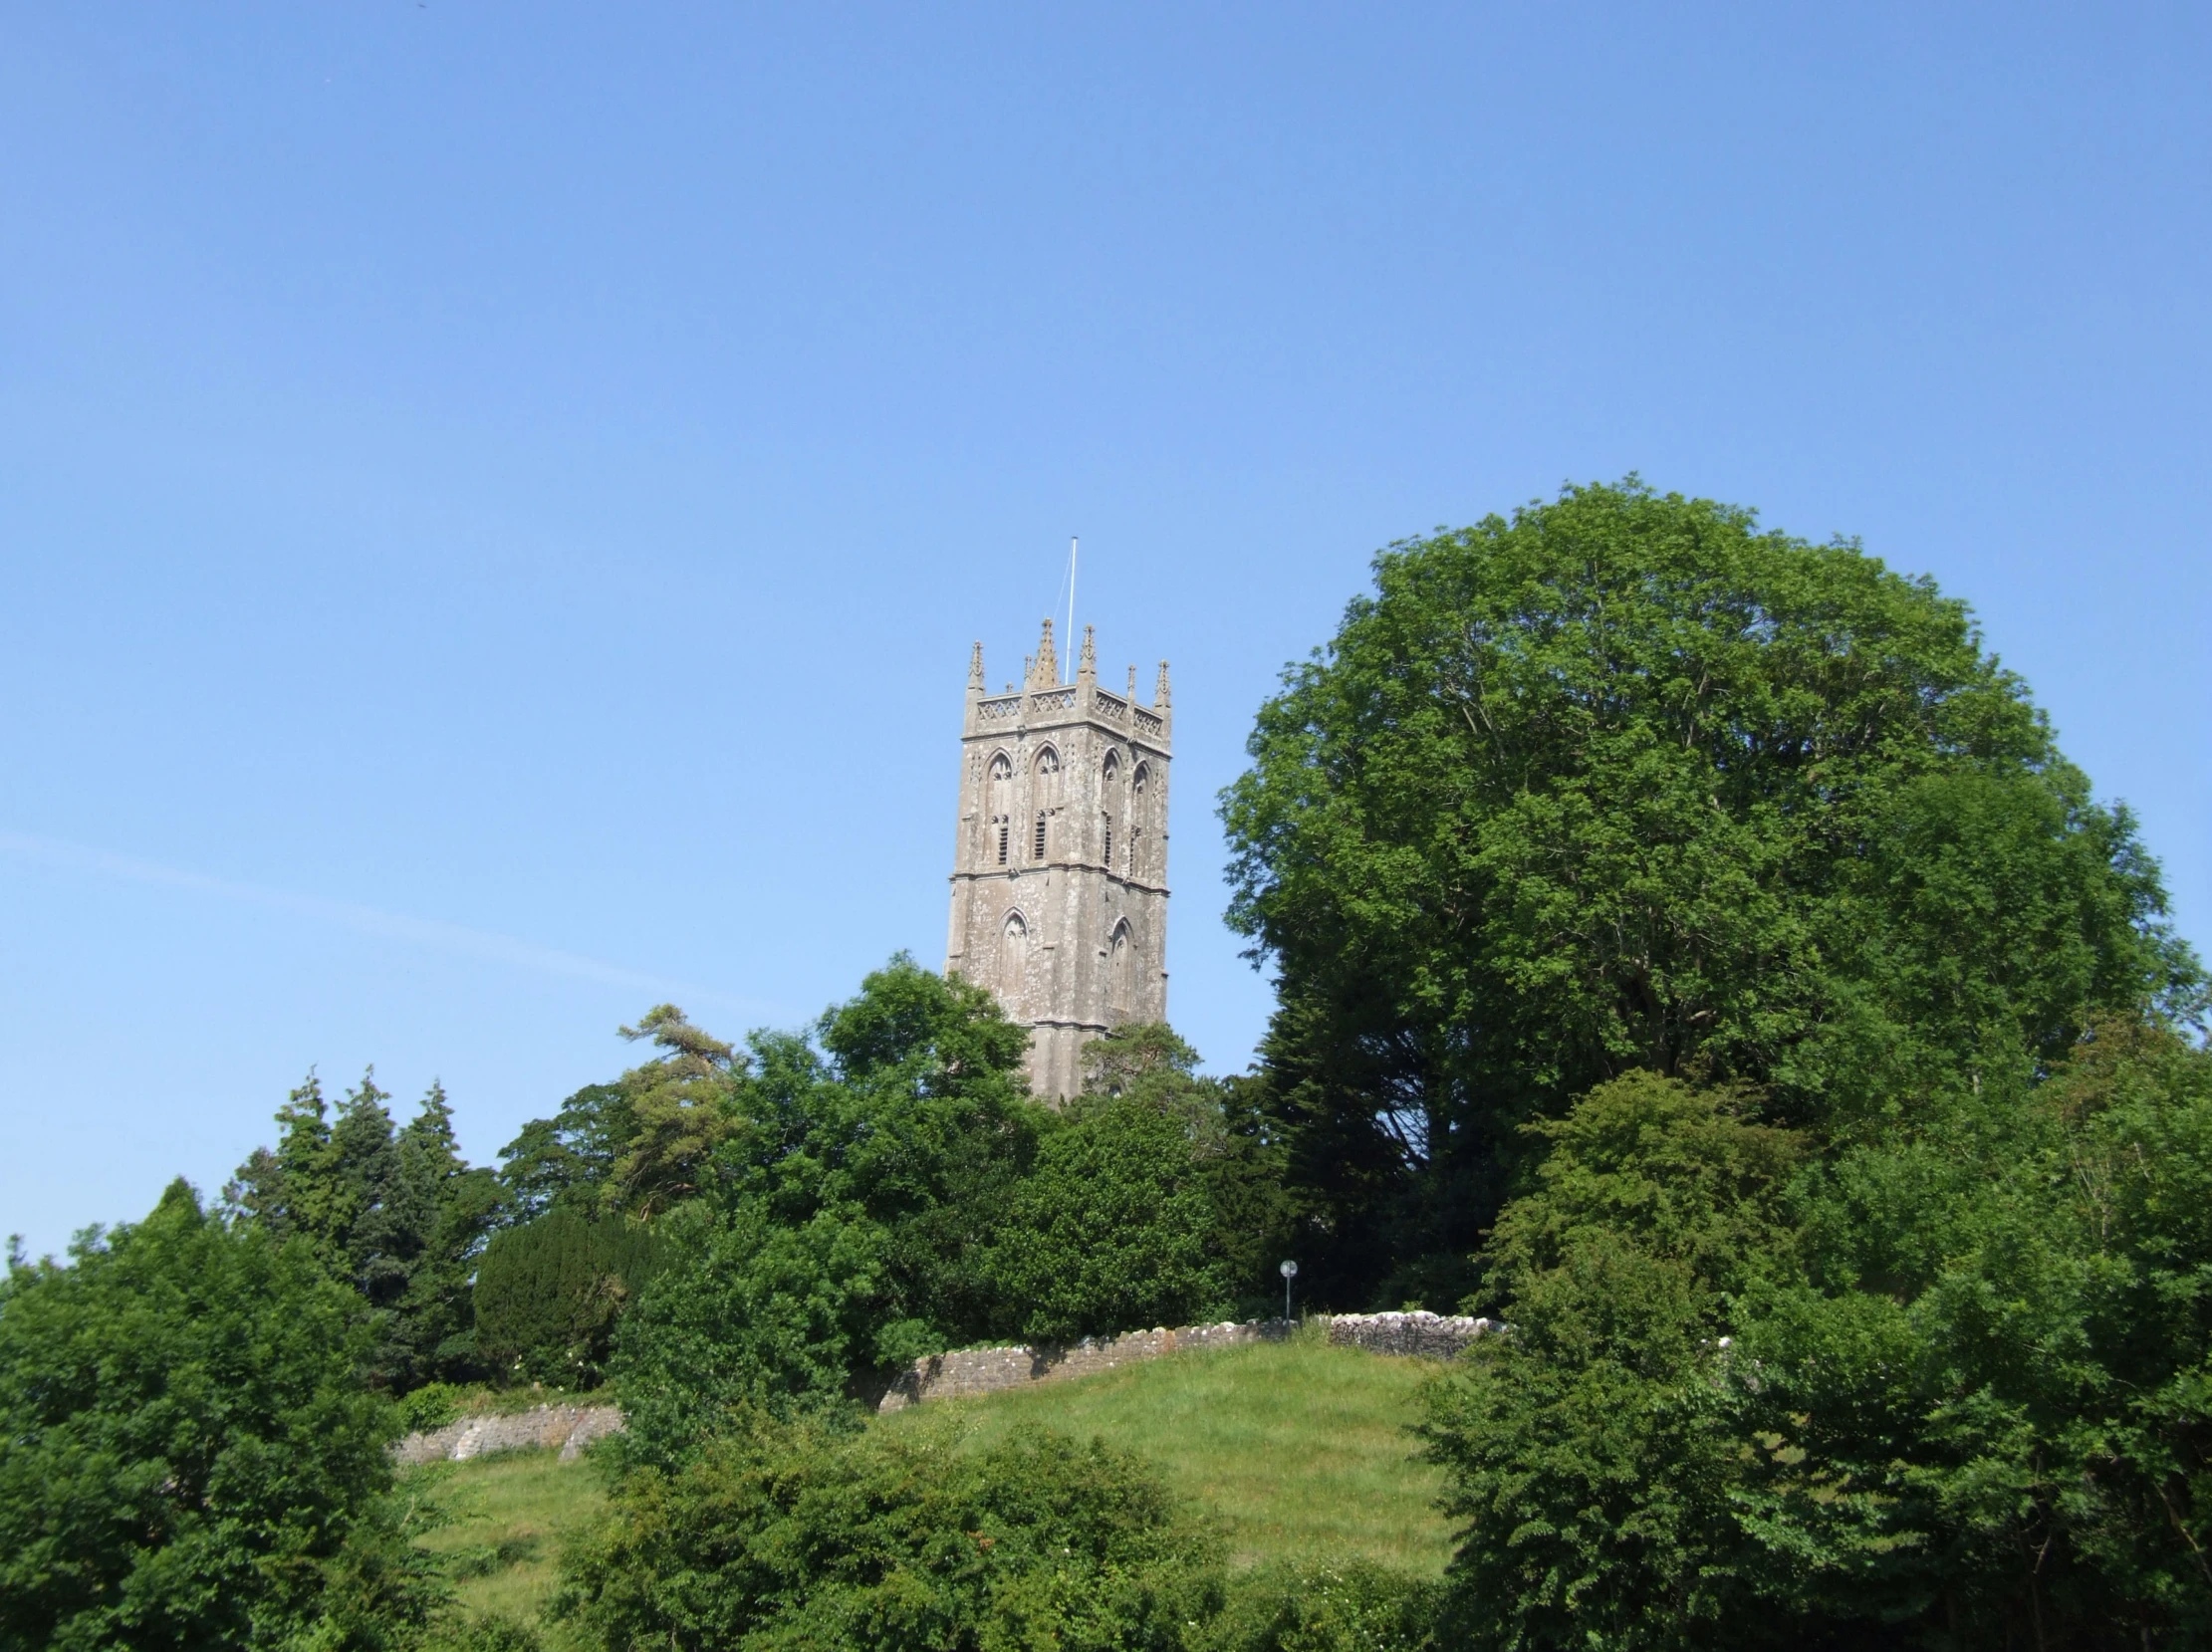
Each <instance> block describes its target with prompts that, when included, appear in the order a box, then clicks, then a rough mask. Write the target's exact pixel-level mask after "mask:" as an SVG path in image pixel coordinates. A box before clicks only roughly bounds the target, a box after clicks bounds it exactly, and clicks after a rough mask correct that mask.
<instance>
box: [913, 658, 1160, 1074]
mask: <svg viewBox="0 0 2212 1652" xmlns="http://www.w3.org/2000/svg"><path fill="white" fill-rule="evenodd" d="M986 683H987V679H986V677H985V675H984V669H983V644H982V643H980V642H978V643H977V644H976V645H975V648H974V651H973V652H972V653H971V654H970V656H969V661H968V693H967V707H966V715H965V719H964V721H963V723H962V726H961V736H960V747H961V764H960V816H959V826H958V830H957V833H956V835H955V837H954V843H953V862H952V864H953V870H952V915H951V923H950V932H949V935H948V937H947V939H946V943H945V973H946V974H948V975H954V974H957V975H961V976H964V977H966V978H967V979H968V980H970V981H975V982H979V983H981V984H982V985H984V986H987V987H989V988H990V989H991V990H992V991H993V992H994V993H996V994H997V995H998V998H999V1002H1000V1003H1001V1004H1003V1005H1004V1006H1005V1007H1006V1012H1007V1014H1008V1015H1009V1016H1011V1017H1012V1018H1013V1019H1014V1020H1016V1021H1019V1022H1022V1023H1025V1024H1026V1025H1027V1026H1028V1027H1029V1028H1030V1030H1031V1032H1030V1087H1031V1088H1032V1089H1033V1090H1034V1091H1035V1092H1036V1093H1037V1094H1038V1095H1040V1096H1042V1097H1044V1098H1046V1099H1048V1100H1064V1099H1066V1098H1067V1097H1068V1096H1071V1095H1074V1094H1076V1093H1077V1092H1078V1091H1079V1090H1080V1089H1081V1088H1082V1086H1083V1074H1082V1069H1081V1067H1082V1049H1083V1046H1084V1045H1085V1044H1086V1043H1087V1042H1089V1041H1090V1040H1092V1039H1095V1038H1097V1037H1099V1036H1100V1035H1101V1034H1103V1033H1106V1031H1108V1030H1109V1029H1111V1028H1114V1027H1118V1026H1121V1025H1123V1024H1125V1023H1128V1022H1142V1021H1164V1020H1165V1019H1166V1016H1167V769H1168V763H1169V760H1170V758H1171V757H1172V755H1173V753H1172V749H1171V746H1170V743H1169V736H1170V734H1171V733H1172V728H1173V714H1172V712H1171V711H1170V709H1169V703H1168V678H1167V662H1166V661H1165V660H1162V661H1161V662H1160V667H1159V676H1158V679H1157V682H1156V684H1155V687H1154V689H1153V694H1152V702H1151V704H1149V705H1141V704H1139V703H1138V702H1137V698H1136V668H1135V667H1134V666H1133V665H1132V666H1131V667H1129V678H1128V690H1127V692H1126V693H1119V694H1117V693H1113V692H1111V691H1109V690H1107V689H1105V688H1102V687H1100V685H1099V679H1098V660H1097V648H1096V644H1095V641H1094V638H1093V635H1092V629H1091V627H1090V626H1088V625H1086V626H1085V627H1084V632H1083V649H1082V652H1081V654H1080V655H1079V656H1078V659H1077V665H1076V672H1075V678H1074V680H1073V681H1063V680H1062V678H1061V674H1060V665H1059V656H1058V653H1057V650H1056V649H1055V646H1054V639H1053V623H1052V621H1051V620H1050V619H1048V620H1046V621H1045V628H1044V634H1043V636H1042V638H1041V640H1040V641H1039V643H1038V648H1037V652H1036V653H1035V654H1033V655H1031V656H1029V658H1028V659H1027V660H1026V661H1025V663H1024V669H1023V673H1022V681H1021V683H1020V685H1019V686H1016V685H1015V684H1011V683H1010V684H1008V685H1007V686H1006V687H1005V688H1004V689H1003V690H1001V691H1000V692H998V693H996V694H994V693H991V692H990V691H989V690H988V688H987V686H986Z"/></svg>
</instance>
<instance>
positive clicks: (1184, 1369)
mask: <svg viewBox="0 0 2212 1652" xmlns="http://www.w3.org/2000/svg"><path fill="white" fill-rule="evenodd" d="M1435 1369H1436V1367H1435V1366H1433V1365H1430V1364H1428V1363H1427V1362H1425V1361H1422V1360H1412V1359H1389V1358H1384V1357H1383V1356H1381V1355H1379V1354H1371V1353H1362V1352H1360V1351H1359V1350H1358V1349H1356V1348H1340V1347H1331V1346H1330V1345H1328V1344H1327V1343H1323V1342H1307V1341H1298V1342H1288V1343H1281V1342H1278V1343H1264V1342H1263V1343H1254V1344H1251V1345H1248V1346H1245V1347H1241V1348H1221V1349H1216V1350H1210V1351H1206V1352H1192V1353H1182V1354H1173V1355H1170V1356H1169V1357H1167V1358H1165V1359H1157V1360H1150V1361H1147V1362H1146V1363H1144V1364H1141V1365H1130V1366H1125V1367H1123V1368H1122V1369H1121V1370H1118V1371H1109V1372H1106V1374H1105V1375H1103V1376H1091V1377H1080V1378H1077V1379H1075V1380H1073V1381H1069V1382H1044V1383H1039V1384H1037V1385H1036V1386H1035V1387H1031V1388H1021V1389H1015V1390H1012V1391H1010V1392H1007V1393H1003V1394H991V1395H987V1396H985V1397H983V1398H979V1399H971V1400H942V1401H933V1402H931V1403H930V1404H928V1405H924V1406H919V1407H916V1408H915V1409H913V1410H911V1411H903V1412H897V1413H894V1414H893V1415H891V1416H889V1417H886V1418H884V1419H883V1420H882V1421H881V1422H880V1423H878V1424H877V1425H876V1426H877V1427H880V1428H898V1427H901V1426H908V1427H910V1426H913V1425H914V1423H915V1422H917V1421H921V1420H923V1419H927V1418H931V1417H942V1416H945V1415H947V1414H948V1413H949V1414H950V1415H951V1416H952V1417H955V1418H957V1419H958V1420H959V1421H960V1422H961V1423H962V1424H963V1425H965V1426H966V1427H967V1428H969V1429H971V1430H972V1431H973V1432H972V1433H971V1435H970V1438H971V1440H973V1441H975V1442H978V1443H981V1442H986V1441H989V1440H992V1439H995V1438H997V1437H999V1436H1001V1435H1003V1434H1004V1433H1005V1432H1006V1431H1007V1430H1008V1429H1010V1428H1012V1427H1013V1426H1014V1425H1015V1424H1017V1423H1023V1422H1035V1423H1042V1424H1044V1425H1045V1426H1046V1427H1048V1428H1056V1429H1059V1430H1061V1431H1062V1432H1063V1433H1067V1434H1073V1435H1075V1436H1077V1437H1078V1438H1079V1439H1089V1438H1090V1437H1091V1436H1092V1435H1094V1434H1096V1435H1099V1436H1101V1437H1102V1438H1104V1439H1105V1440H1106V1442H1107V1443H1108V1444H1110V1445H1115V1446H1120V1447H1122V1448H1123V1449H1125V1450H1129V1451H1135V1452H1140V1453H1142V1454H1143V1455H1144V1456H1146V1457H1148V1458H1150V1459H1151V1460H1152V1461H1153V1462H1154V1463H1156V1464H1158V1466H1159V1468H1160V1470H1161V1471H1162V1473H1164V1474H1165V1475H1166V1477H1167V1479H1168V1482H1169V1483H1170V1484H1171V1485H1173V1486H1174V1487H1175V1488H1176V1489H1177V1490H1178V1491H1181V1492H1183V1493H1184V1494H1186V1495H1187V1496H1189V1497H1192V1498H1194V1499H1196V1500H1197V1501H1198V1502H1199V1503H1200V1504H1202V1505H1203V1506H1205V1507H1206V1508H1207V1509H1208V1510H1210V1511H1211V1512H1212V1513H1213V1514H1214V1515H1215V1516H1216V1517H1217V1518H1219V1519H1220V1520H1221V1522H1222V1523H1223V1525H1224V1526H1225V1527H1226V1529H1227V1533H1228V1537H1229V1545H1230V1554H1231V1558H1232V1560H1233V1561H1235V1562H1236V1563H1239V1564H1251V1563H1254V1562H1256V1561H1262V1560H1276V1559H1287V1560H1302V1561H1312V1560H1324V1559H1331V1558H1337V1559H1342V1558H1347V1557H1350V1556H1352V1555H1362V1556H1365V1557H1366V1558H1368V1559H1372V1560H1379V1561H1381V1562H1382V1563H1383V1564H1385V1565H1392V1566H1396V1567H1398V1568H1400V1569H1401V1570H1405V1571H1411V1572H1417V1573H1419V1574H1421V1575H1423V1576H1435V1575H1438V1574H1440V1573H1441V1572H1442V1570H1443V1568H1444V1561H1445V1560H1446V1559H1447V1558H1448V1557H1449V1556H1450V1553H1451V1543H1450V1532H1449V1528H1448V1527H1447V1526H1446V1525H1445V1523H1444V1520H1443V1518H1442V1517H1441V1516H1440V1515H1438V1514H1437V1513H1436V1511H1435V1509H1434V1508H1433V1507H1432V1505H1433V1503H1434V1500H1435V1497H1436V1494H1437V1490H1438V1488H1439V1486H1440V1484H1441V1481H1440V1476H1439V1474H1438V1471H1437V1470H1435V1469H1433V1468H1430V1467H1428V1466H1427V1465H1425V1464H1422V1463H1418V1462H1415V1461H1414V1460H1413V1458H1412V1451H1413V1448H1414V1445H1415V1442H1414V1440H1413V1439H1412V1437H1411V1436H1410V1435H1409V1434H1407V1432H1406V1427H1407V1425H1408V1424H1410V1423H1411V1422H1412V1421H1413V1417H1414V1393H1415V1391H1416V1390H1417V1389H1418V1388H1419V1387H1420V1385H1421V1383H1422V1382H1423V1381H1425V1380H1426V1379H1427V1378H1428V1376H1429V1375H1430V1374H1431V1373H1432V1372H1433V1371H1434V1370H1435Z"/></svg>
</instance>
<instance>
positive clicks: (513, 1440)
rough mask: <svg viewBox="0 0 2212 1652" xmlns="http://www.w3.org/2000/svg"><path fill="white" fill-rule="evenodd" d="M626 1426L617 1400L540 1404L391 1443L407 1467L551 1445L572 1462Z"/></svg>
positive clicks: (394, 1455) (397, 1458)
mask: <svg viewBox="0 0 2212 1652" xmlns="http://www.w3.org/2000/svg"><path fill="white" fill-rule="evenodd" d="M621 1431H622V1414H621V1412H619V1411H617V1410H616V1409H615V1408H614V1406H612V1405H541V1406H539V1407H538V1408H537V1409H536V1410H534V1411H513V1412H509V1413H507V1414H506V1415H504V1416H487V1417H463V1418H462V1419H461V1420H460V1421H459V1422H457V1423H447V1424H446V1425H445V1426H444V1427H443V1428H434V1429H431V1430H430V1431H429V1432H428V1433H426V1434H410V1435H408V1436H407V1437H406V1438H405V1439H404V1440H401V1441H400V1442H399V1444H398V1445H397V1446H395V1447H393V1448H392V1453H391V1455H392V1458H393V1460H394V1461H395V1462H397V1463H399V1464H400V1465H401V1466H402V1467H411V1466H413V1465H414V1464H417V1463H464V1462H466V1461H467V1460H468V1459H469V1458H471V1457H483V1456H486V1455H488V1454H489V1453H491V1452H495V1451H531V1450H536V1451H552V1450H554V1449H556V1448H559V1450H560V1453H561V1461H562V1462H564V1463H573V1462H575V1461H576V1460H577V1458H578V1457H579V1456H581V1455H582V1454H583V1451H584V1448H585V1447H586V1446H588V1445H590V1444H591V1443H592V1442H593V1441H595V1440H604V1439H606V1438H607V1436H608V1435H610V1434H619V1433H620V1432H621Z"/></svg>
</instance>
